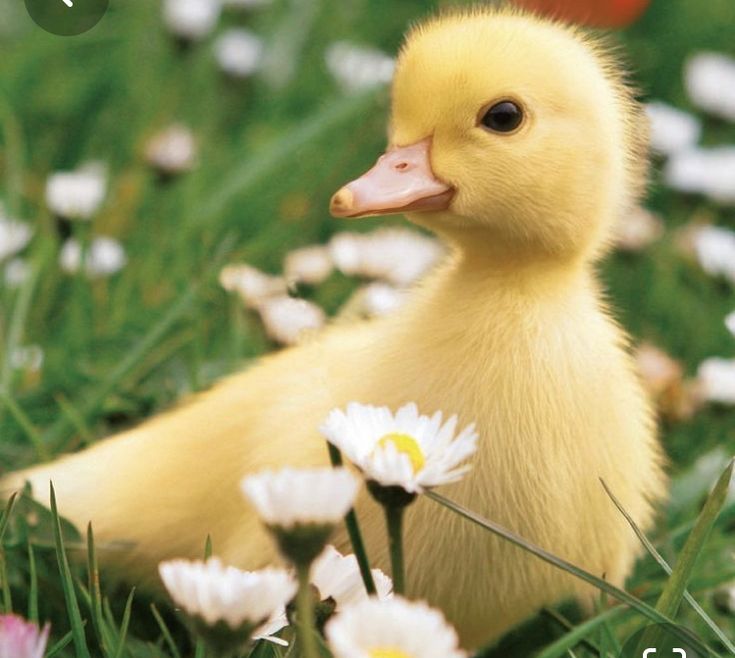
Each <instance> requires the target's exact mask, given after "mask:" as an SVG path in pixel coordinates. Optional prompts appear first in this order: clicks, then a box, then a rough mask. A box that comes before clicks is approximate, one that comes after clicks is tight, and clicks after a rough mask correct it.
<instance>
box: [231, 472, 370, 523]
mask: <svg viewBox="0 0 735 658" xmlns="http://www.w3.org/2000/svg"><path fill="white" fill-rule="evenodd" d="M241 487H242V491H243V494H244V495H245V497H246V498H247V499H248V500H249V501H250V502H251V503H252V505H253V506H254V507H255V509H256V511H257V512H258V515H259V516H260V518H261V519H263V521H264V522H265V523H266V524H268V525H269V526H276V527H280V528H286V529H290V528H293V527H294V526H296V525H333V524H335V523H338V522H339V521H341V520H342V518H343V517H344V515H345V514H346V513H347V512H348V510H349V509H350V508H351V507H352V504H353V503H354V501H355V496H356V495H357V488H358V481H357V478H356V477H355V476H354V475H352V473H350V472H349V471H348V470H346V469H344V468H308V469H306V468H305V469H293V468H283V469H281V470H279V471H262V472H261V473H257V474H256V475H249V476H247V477H246V478H244V479H243V481H242V483H241Z"/></svg>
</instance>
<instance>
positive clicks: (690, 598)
mask: <svg viewBox="0 0 735 658" xmlns="http://www.w3.org/2000/svg"><path fill="white" fill-rule="evenodd" d="M600 482H602V486H603V487H604V489H605V492H606V493H607V495H608V496H609V497H610V500H612V502H613V503H614V504H615V507H617V508H618V510H619V511H620V513H621V514H622V515H623V517H624V518H625V520H626V521H627V522H628V524H629V525H630V527H631V528H632V529H633V532H635V534H636V536H637V537H638V539H639V540H640V542H641V544H643V546H644V547H645V549H646V550H647V551H648V553H649V555H651V557H653V559H654V560H655V561H656V562H657V563H658V564H659V565H660V566H661V568H662V569H663V570H664V571H665V572H666V575H668V576H670V575H671V574H672V572H673V570H672V568H671V567H670V566H669V563H668V562H667V561H666V560H665V559H664V557H663V556H662V555H661V553H659V552H658V551H657V550H656V547H655V546H654V545H653V544H652V543H651V541H650V540H649V539H648V537H646V535H645V534H644V532H643V531H642V530H641V529H640V528H639V527H638V525H637V524H636V522H635V521H634V520H633V517H632V516H630V514H628V512H627V510H626V509H625V508H624V507H623V505H622V503H621V502H620V501H619V500H618V499H617V497H616V496H615V494H614V493H613V492H612V491H611V489H610V487H608V486H607V483H606V482H605V481H604V480H602V479H600ZM684 599H685V600H686V602H687V603H689V605H690V606H691V607H692V609H693V610H694V611H695V612H696V613H697V614H698V615H699V617H700V618H701V619H702V620H703V621H704V623H705V624H707V626H708V627H709V629H710V630H711V631H712V632H713V633H714V634H715V635H716V636H717V639H718V640H720V642H722V644H724V645H725V646H726V647H727V649H728V650H729V651H730V652H732V653H733V654H735V645H733V643H732V642H731V641H730V639H729V638H728V637H727V635H725V633H724V632H723V631H722V629H721V628H720V627H719V626H718V625H717V624H716V623H715V621H714V619H712V617H710V616H709V615H708V614H707V613H706V612H705V611H704V609H703V608H702V606H701V605H699V603H697V601H696V599H695V598H694V597H693V596H692V595H691V594H690V593H689V592H688V591H687V590H686V589H685V590H684Z"/></svg>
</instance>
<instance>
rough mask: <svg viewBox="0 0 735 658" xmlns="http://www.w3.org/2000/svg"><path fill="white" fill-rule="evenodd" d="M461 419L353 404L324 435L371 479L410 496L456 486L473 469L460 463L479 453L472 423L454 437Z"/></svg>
mask: <svg viewBox="0 0 735 658" xmlns="http://www.w3.org/2000/svg"><path fill="white" fill-rule="evenodd" d="M456 427H457V416H452V417H451V418H450V419H449V420H448V421H447V422H446V423H444V424H442V413H441V411H437V412H436V413H435V414H434V415H433V416H431V417H429V416H422V415H421V414H419V411H418V408H417V407H416V405H415V404H414V403H410V404H407V405H405V406H404V407H401V408H400V409H399V410H398V411H397V412H396V414H395V416H394V415H393V414H392V413H391V411H390V410H389V409H388V407H373V406H369V405H363V404H358V403H357V402H352V403H350V404H349V405H348V406H347V411H346V412H344V411H342V410H341V409H335V410H333V411H332V412H331V413H330V414H329V416H328V417H327V420H326V422H325V423H324V424H323V425H322V426H321V428H320V430H321V432H322V434H323V435H324V436H325V437H326V438H327V440H328V441H329V442H330V443H332V444H333V445H335V446H337V447H338V448H339V449H340V450H341V451H342V452H343V453H344V454H345V456H346V457H347V458H348V459H349V460H350V461H352V462H353V463H354V464H355V465H356V466H357V467H358V468H360V470H362V472H363V473H364V474H365V476H366V477H367V478H368V479H369V480H374V481H375V482H377V483H378V484H380V485H383V486H393V485H397V486H400V487H402V488H403V489H405V490H406V491H407V492H409V493H421V492H422V491H424V490H425V489H427V488H430V487H436V486H439V485H441V484H446V483H448V482H456V481H457V480H459V479H461V478H462V476H463V475H464V474H465V473H466V472H467V471H468V470H469V469H470V466H469V465H468V464H465V465H461V463H462V462H463V461H464V460H465V459H467V458H468V457H469V456H470V455H472V454H473V453H474V452H475V451H476V450H477V433H476V432H475V426H474V424H472V425H468V426H467V427H465V428H464V429H463V430H462V432H460V433H459V434H458V435H456V436H455V429H456Z"/></svg>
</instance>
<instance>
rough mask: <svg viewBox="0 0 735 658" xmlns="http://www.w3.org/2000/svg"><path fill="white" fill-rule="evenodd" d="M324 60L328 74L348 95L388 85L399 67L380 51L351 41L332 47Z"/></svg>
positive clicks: (335, 44)
mask: <svg viewBox="0 0 735 658" xmlns="http://www.w3.org/2000/svg"><path fill="white" fill-rule="evenodd" d="M324 59H325V62H326V65H327V70H328V71H329V72H330V73H331V74H332V76H333V77H334V79H335V80H336V81H337V83H338V84H339V85H340V87H342V89H343V90H344V91H346V92H348V93H354V92H358V91H361V90H363V89H369V88H371V87H376V86H379V85H384V84H388V83H389V82H390V81H391V80H392V79H393V71H394V69H395V65H396V64H395V60H394V59H393V58H392V57H390V56H389V55H386V54H385V53H384V52H382V51H380V50H377V49H375V48H368V47H364V46H358V45H355V44H352V43H348V42H347V41H337V42H336V43H333V44H331V45H330V46H329V47H328V48H327V52H326V53H325V56H324Z"/></svg>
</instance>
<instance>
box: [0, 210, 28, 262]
mask: <svg viewBox="0 0 735 658" xmlns="http://www.w3.org/2000/svg"><path fill="white" fill-rule="evenodd" d="M32 236H33V229H31V227H30V226H28V224H26V223H24V222H17V221H15V220H12V219H6V218H4V217H3V216H2V214H1V213H0V262H2V261H4V260H5V259H6V258H8V257H9V256H15V254H17V253H18V252H19V251H21V250H22V249H23V248H24V247H25V246H26V245H27V244H28V243H29V242H30V240H31V237H32Z"/></svg>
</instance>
